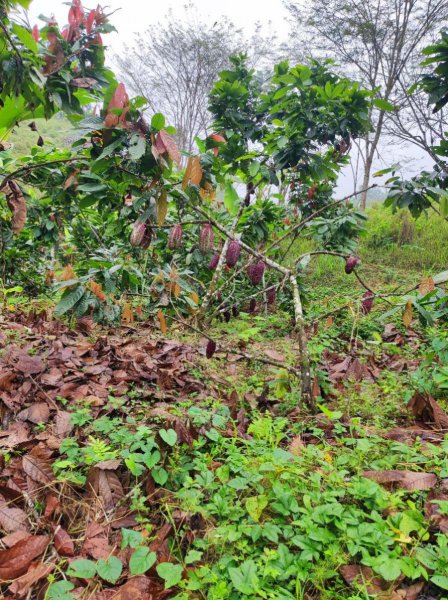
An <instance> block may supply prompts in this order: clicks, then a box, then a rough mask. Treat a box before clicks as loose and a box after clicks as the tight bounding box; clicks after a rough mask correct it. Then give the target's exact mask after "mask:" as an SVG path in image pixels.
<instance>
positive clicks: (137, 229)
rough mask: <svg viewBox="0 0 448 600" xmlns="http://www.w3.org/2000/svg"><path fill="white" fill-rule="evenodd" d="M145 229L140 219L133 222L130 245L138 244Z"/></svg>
mask: <svg viewBox="0 0 448 600" xmlns="http://www.w3.org/2000/svg"><path fill="white" fill-rule="evenodd" d="M145 230H146V225H145V224H144V223H140V221H136V222H135V223H134V226H133V228H132V233H131V238H130V242H131V246H140V244H141V243H142V240H143V237H144V235H145Z"/></svg>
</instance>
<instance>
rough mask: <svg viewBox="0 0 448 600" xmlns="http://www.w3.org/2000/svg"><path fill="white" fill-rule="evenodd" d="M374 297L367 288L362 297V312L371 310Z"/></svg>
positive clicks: (367, 312) (366, 313)
mask: <svg viewBox="0 0 448 600" xmlns="http://www.w3.org/2000/svg"><path fill="white" fill-rule="evenodd" d="M374 297H375V295H374V294H373V293H372V292H370V291H369V290H367V291H366V293H365V294H364V296H363V297H362V304H361V310H362V312H363V314H365V315H368V314H369V312H370V311H371V310H372V308H373V299H374Z"/></svg>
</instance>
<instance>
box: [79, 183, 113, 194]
mask: <svg viewBox="0 0 448 600" xmlns="http://www.w3.org/2000/svg"><path fill="white" fill-rule="evenodd" d="M106 189H107V187H106V186H105V185H104V184H102V183H83V184H81V185H78V187H77V190H78V192H102V191H103V190H106Z"/></svg>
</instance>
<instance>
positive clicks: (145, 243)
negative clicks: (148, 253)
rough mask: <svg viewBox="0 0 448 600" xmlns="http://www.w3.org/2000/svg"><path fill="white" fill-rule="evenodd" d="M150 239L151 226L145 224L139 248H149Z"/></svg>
mask: <svg viewBox="0 0 448 600" xmlns="http://www.w3.org/2000/svg"><path fill="white" fill-rule="evenodd" d="M151 240H152V229H151V227H148V226H146V225H145V233H144V235H143V239H142V241H141V242H140V248H143V249H144V250H146V249H147V248H149V245H150V244H151Z"/></svg>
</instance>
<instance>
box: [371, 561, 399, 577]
mask: <svg viewBox="0 0 448 600" xmlns="http://www.w3.org/2000/svg"><path fill="white" fill-rule="evenodd" d="M375 571H376V572H377V573H378V575H380V576H381V577H382V578H383V579H385V580H386V581H394V580H395V579H398V577H400V575H401V563H400V560H399V559H397V558H388V559H387V560H386V561H385V562H383V563H381V564H380V565H379V566H377V567H375Z"/></svg>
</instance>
